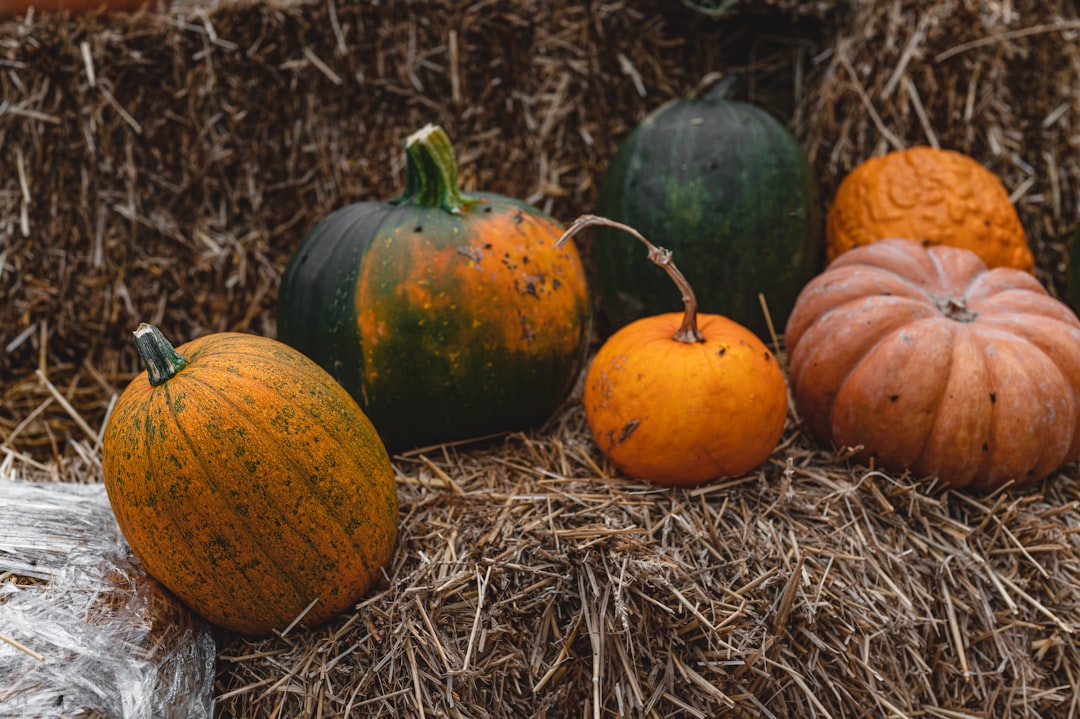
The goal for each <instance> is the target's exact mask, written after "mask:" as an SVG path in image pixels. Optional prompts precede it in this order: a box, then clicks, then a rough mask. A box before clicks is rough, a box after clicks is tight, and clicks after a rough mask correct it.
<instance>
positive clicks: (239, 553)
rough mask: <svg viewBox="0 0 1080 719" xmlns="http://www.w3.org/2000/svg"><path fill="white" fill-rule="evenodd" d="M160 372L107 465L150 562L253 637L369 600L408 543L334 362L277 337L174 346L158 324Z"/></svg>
mask: <svg viewBox="0 0 1080 719" xmlns="http://www.w3.org/2000/svg"><path fill="white" fill-rule="evenodd" d="M135 344H136V347H137V348H138V351H139V354H140V355H141V357H142V360H143V362H144V364H145V365H146V367H147V370H146V371H144V372H142V373H141V374H140V375H139V376H137V377H136V378H135V379H134V380H132V382H131V383H130V384H129V385H128V387H127V388H126V389H125V390H124V392H123V393H122V394H121V395H120V398H119V400H118V401H117V403H116V406H115V408H114V409H113V411H112V413H111V415H110V417H109V421H108V425H107V426H106V430H105V436H104V444H103V449H102V468H103V470H104V478H105V486H106V489H107V491H108V495H109V501H110V503H111V505H112V508H113V512H114V514H115V515H116V520H117V523H118V524H119V526H120V529H121V531H122V532H123V534H124V537H125V538H126V539H127V541H128V543H129V544H130V545H131V548H132V550H133V551H134V553H135V555H136V556H137V557H138V558H139V560H140V561H141V562H142V564H143V565H144V566H145V568H146V570H147V572H149V574H150V575H151V576H153V577H155V578H156V579H157V580H158V581H160V582H161V583H162V584H163V585H164V586H165V587H167V588H168V589H169V590H170V591H172V592H173V593H174V594H175V595H176V596H178V597H179V598H180V599H181V600H183V601H184V602H185V603H186V604H187V605H188V606H189V607H191V608H192V609H193V610H194V611H196V612H197V613H198V614H201V615H202V616H204V617H205V618H206V619H208V620H210V621H211V622H213V623H214V624H217V625H219V626H221V627H224V628H226V629H230V630H233V631H236V632H239V633H242V634H248V635H265V634H269V633H271V632H272V631H274V630H282V629H285V628H286V627H288V626H290V625H291V624H292V623H293V622H294V620H296V619H297V618H299V617H301V616H302V619H301V622H300V624H301V625H303V626H316V625H319V624H321V623H324V622H326V621H328V620H329V619H331V618H332V617H334V616H335V615H338V614H340V613H341V612H343V611H345V610H347V609H349V608H350V607H351V606H353V605H354V604H355V603H356V602H357V601H358V600H359V599H361V598H362V596H363V595H364V594H365V593H366V592H367V591H368V590H369V589H370V588H371V586H372V585H373V583H374V582H375V581H376V580H377V579H378V577H379V573H380V570H381V568H382V567H383V566H385V564H386V563H387V562H388V561H389V560H390V557H391V555H392V553H393V549H394V545H395V543H396V540H397V521H398V516H397V491H396V486H395V483H394V476H393V470H392V468H391V465H390V459H389V456H388V454H387V452H386V449H385V448H384V446H383V443H382V441H381V439H380V438H379V435H378V434H377V432H376V430H375V428H374V427H373V425H372V424H371V422H370V421H369V420H368V419H367V417H366V416H365V415H364V414H363V412H362V411H361V409H360V408H359V406H357V404H356V402H355V401H354V400H353V399H352V398H351V397H350V396H349V395H348V393H346V392H345V391H344V390H343V389H342V388H341V387H340V386H339V385H338V384H337V382H335V381H334V379H333V378H332V377H330V376H329V375H328V374H327V373H326V372H324V371H323V370H322V369H321V368H320V367H319V366H318V365H316V364H315V363H314V362H312V361H311V360H309V359H308V358H307V357H305V356H304V355H302V354H301V353H299V352H297V351H296V350H294V349H293V348H291V347H289V346H287V345H285V344H283V343H281V342H278V341H276V340H273V339H269V338H266V337H259V336H255V335H248V334H240V333H230V332H223V333H218V334H211V335H207V336H204V337H201V338H199V339H196V340H193V341H192V342H189V343H187V344H184V345H181V346H180V347H178V348H175V349H174V348H173V347H172V345H171V344H170V343H169V341H168V340H167V339H166V338H165V337H164V336H163V335H162V334H161V332H159V331H158V330H157V328H155V327H153V326H151V325H147V324H143V325H141V326H140V327H139V329H138V330H136V332H135Z"/></svg>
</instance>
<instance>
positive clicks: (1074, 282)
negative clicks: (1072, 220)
mask: <svg viewBox="0 0 1080 719" xmlns="http://www.w3.org/2000/svg"><path fill="white" fill-rule="evenodd" d="M1065 292H1066V296H1067V299H1068V302H1069V305H1070V306H1071V307H1072V308H1073V310H1074V311H1076V312H1080V225H1077V226H1076V228H1075V229H1074V230H1073V234H1072V237H1071V238H1069V244H1068V258H1067V262H1066V264H1065Z"/></svg>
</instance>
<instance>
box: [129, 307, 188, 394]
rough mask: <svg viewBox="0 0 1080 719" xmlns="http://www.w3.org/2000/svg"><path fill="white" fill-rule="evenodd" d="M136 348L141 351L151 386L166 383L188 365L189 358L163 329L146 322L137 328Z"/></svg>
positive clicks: (140, 354)
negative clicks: (183, 354)
mask: <svg viewBox="0 0 1080 719" xmlns="http://www.w3.org/2000/svg"><path fill="white" fill-rule="evenodd" d="M135 349H137V350H138V351H139V356H140V357H142V361H143V364H144V365H146V374H147V375H149V377H150V384H151V386H154V387H157V386H158V385H161V384H164V383H165V382H167V381H169V380H170V379H172V378H173V377H175V376H176V373H177V372H179V371H180V370H182V369H184V367H187V363H188V361H187V359H185V358H184V357H182V356H180V355H179V354H178V353H177V352H176V350H175V349H174V348H173V346H172V344H171V343H170V342H169V340H167V339H165V335H163V334H161V331H160V330H159V329H158V328H157V327H154V326H153V325H149V324H147V323H145V322H143V323H142V324H140V325H139V327H138V329H136V330H135Z"/></svg>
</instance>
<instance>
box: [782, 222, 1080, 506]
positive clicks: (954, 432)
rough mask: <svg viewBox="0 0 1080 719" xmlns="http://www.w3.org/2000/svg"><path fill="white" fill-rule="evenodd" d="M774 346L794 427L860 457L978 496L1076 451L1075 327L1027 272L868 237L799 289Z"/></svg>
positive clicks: (1079, 415)
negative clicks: (784, 355)
mask: <svg viewBox="0 0 1080 719" xmlns="http://www.w3.org/2000/svg"><path fill="white" fill-rule="evenodd" d="M785 340H786V342H787V350H788V354H789V377H790V382H791V385H792V389H793V391H794V395H795V402H796V404H797V406H798V408H799V412H800V414H801V415H802V417H803V419H804V420H805V421H806V424H807V425H808V426H809V428H810V429H811V430H812V431H813V433H814V434H815V435H817V436H818V437H819V438H821V439H823V440H825V441H828V442H832V443H833V444H835V445H837V446H838V447H851V448H855V449H857V450H858V456H859V457H860V458H861V459H862V460H864V461H873V462H874V463H875V464H876V465H877V466H881V467H884V468H887V469H892V470H897V471H902V470H908V469H909V470H911V471H912V472H914V473H916V474H918V475H936V476H937V477H938V478H939V479H940V480H941V482H943V483H944V484H946V485H948V486H951V487H957V488H961V487H970V488H972V489H977V490H992V489H996V488H998V487H1001V486H1002V485H1004V484H1006V483H1016V484H1025V483H1029V482H1034V481H1036V480H1038V479H1041V478H1043V477H1046V476H1047V475H1049V474H1050V473H1051V472H1053V471H1054V470H1056V469H1057V468H1059V467H1061V466H1062V465H1064V464H1066V463H1068V462H1071V461H1073V460H1075V459H1077V458H1078V457H1080V320H1078V319H1077V317H1076V315H1075V314H1074V313H1073V312H1072V311H1071V310H1070V309H1069V308H1068V307H1067V306H1066V305H1065V304H1064V303H1063V302H1060V301H1059V300H1056V299H1054V298H1053V297H1051V296H1050V295H1049V294H1048V293H1047V292H1046V289H1045V288H1044V287H1043V286H1042V285H1041V284H1040V283H1039V281H1038V280H1037V279H1035V277H1034V276H1033V275H1031V274H1030V273H1028V272H1025V271H1022V270H1018V269H1014V268H1010V267H997V268H994V269H988V268H987V266H986V264H985V263H984V262H983V261H982V260H981V259H980V258H979V256H978V255H976V254H975V253H974V252H973V251H971V250H968V249H964V248H960V247H954V246H950V245H937V246H933V247H930V248H926V247H924V246H923V245H922V244H921V243H917V242H914V241H912V240H908V239H897V238H886V239H882V240H878V241H876V242H873V243H871V244H867V245H862V246H859V247H855V248H854V249H851V250H848V251H847V252H845V253H843V254H841V255H840V256H839V257H837V258H836V259H835V260H834V261H833V262H832V264H831V265H829V267H828V269H827V270H825V271H824V272H823V273H822V274H821V275H819V276H818V277H817V278H815V279H814V280H813V281H812V282H810V283H809V284H808V285H807V286H806V288H805V289H804V290H803V292H802V293H801V294H800V295H799V299H798V301H797V302H796V304H795V309H794V311H793V312H792V313H791V317H790V319H789V321H788V324H787V330H786V333H785Z"/></svg>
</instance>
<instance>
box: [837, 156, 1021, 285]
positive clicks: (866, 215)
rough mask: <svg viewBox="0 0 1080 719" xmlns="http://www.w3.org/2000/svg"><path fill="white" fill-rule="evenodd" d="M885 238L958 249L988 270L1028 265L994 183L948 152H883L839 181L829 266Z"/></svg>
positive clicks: (1011, 212) (1010, 212) (1011, 214)
mask: <svg viewBox="0 0 1080 719" xmlns="http://www.w3.org/2000/svg"><path fill="white" fill-rule="evenodd" d="M887 237H902V238H905V239H908V240H913V241H915V242H919V243H921V244H923V245H924V246H933V245H951V246H954V247H963V248H965V249H968V250H971V251H972V252H974V253H975V254H977V255H978V256H979V257H981V258H982V260H983V262H985V263H986V265H987V266H988V267H991V268H993V267H1013V268H1015V269H1018V270H1024V271H1025V272H1031V271H1032V270H1033V269H1034V266H1035V263H1034V259H1033V257H1032V253H1031V249H1030V248H1029V246H1028V242H1027V237H1026V235H1025V233H1024V228H1023V226H1022V225H1021V224H1020V217H1019V216H1018V215H1017V213H1016V208H1015V207H1013V204H1012V202H1011V201H1010V200H1009V194H1008V192H1007V191H1006V189H1005V186H1004V185H1003V184H1002V183H1001V180H1000V179H998V177H997V175H995V174H994V173H992V172H991V171H990V170H987V169H986V168H985V167H983V166H982V165H980V164H979V163H978V162H976V161H975V160H974V159H973V158H971V157H970V156H968V155H965V154H963V153H960V152H955V151H953V150H942V149H936V148H933V147H912V148H908V149H906V150H901V151H895V152H890V153H887V154H884V155H879V156H877V157H872V158H870V159H868V160H866V161H864V162H863V163H861V164H859V165H858V166H856V167H855V168H854V169H853V170H852V171H851V172H850V173H848V175H847V176H846V177H844V179H843V180H842V181H841V183H840V186H839V187H838V188H837V190H836V196H835V197H834V198H833V202H832V205H831V206H830V207H829V211H828V214H827V217H826V225H825V241H826V251H827V258H828V260H829V261H830V262H831V261H832V260H834V259H836V257H837V256H839V255H840V254H841V253H844V252H847V251H848V250H850V249H851V248H853V247H857V246H859V245H866V244H869V243H871V242H876V241H877V240H881V239H884V238H887Z"/></svg>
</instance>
